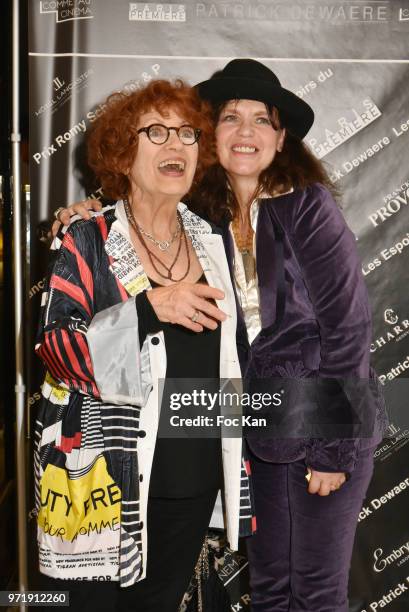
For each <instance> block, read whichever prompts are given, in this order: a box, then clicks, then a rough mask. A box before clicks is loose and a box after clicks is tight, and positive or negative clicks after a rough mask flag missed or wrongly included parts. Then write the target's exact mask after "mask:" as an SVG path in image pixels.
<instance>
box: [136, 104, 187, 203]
mask: <svg viewBox="0 0 409 612" xmlns="http://www.w3.org/2000/svg"><path fill="white" fill-rule="evenodd" d="M154 123H161V124H162V125H165V126H167V127H180V126H181V125H186V124H187V123H188V122H187V121H186V120H185V119H184V118H183V117H181V116H180V115H179V114H178V113H176V112H175V111H174V110H172V109H170V110H169V112H168V113H166V114H165V115H161V114H160V113H159V112H158V111H155V110H152V111H151V112H148V113H144V114H143V115H141V116H140V118H139V121H138V125H137V129H140V128H143V127H148V126H149V125H152V124H154ZM193 127H195V126H193ZM197 157H198V144H197V142H196V143H195V144H193V145H184V144H182V143H181V141H180V140H179V137H178V135H177V133H176V132H175V130H171V131H170V134H169V138H168V140H167V141H166V142H165V143H164V144H161V145H157V144H154V143H152V142H151V141H150V140H149V138H148V135H147V134H146V133H144V132H142V133H141V134H139V140H138V150H137V153H136V156H135V159H134V161H133V163H132V166H131V168H130V171H129V178H130V181H131V186H132V191H134V192H137V193H138V196H139V197H140V195H141V194H142V196H143V197H149V198H151V199H154V200H155V199H157V198H163V197H164V196H165V197H166V196H169V197H170V198H171V199H175V201H179V200H180V198H181V197H182V196H184V195H185V194H186V193H187V192H188V191H189V189H190V186H191V184H192V181H193V177H194V175H195V171H196V165H197Z"/></svg>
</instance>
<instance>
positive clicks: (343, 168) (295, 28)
mask: <svg viewBox="0 0 409 612" xmlns="http://www.w3.org/2000/svg"><path fill="white" fill-rule="evenodd" d="M30 7H31V9H30V11H31V13H30V19H29V23H30V46H29V49H30V51H29V55H30V61H29V68H30V102H29V104H30V122H31V127H30V160H31V161H30V164H31V167H30V184H31V198H30V200H27V203H30V228H31V231H30V233H29V236H30V241H29V250H28V258H27V260H28V262H29V270H30V272H29V274H30V280H29V291H28V295H27V303H28V304H29V312H28V314H27V321H28V327H29V334H28V348H27V353H28V360H29V362H30V368H29V369H30V394H29V395H30V396H29V399H28V408H29V410H30V411H31V415H32V417H34V416H35V411H36V407H37V405H38V402H39V398H40V385H41V376H42V373H41V368H40V367H39V364H37V362H36V358H35V357H34V356H33V346H34V334H35V329H36V326H37V317H38V311H39V305H40V297H41V290H42V286H43V283H44V276H45V274H46V262H47V258H48V247H47V244H46V242H45V240H44V237H45V231H46V223H45V222H46V221H47V220H49V219H50V218H51V216H52V211H54V210H55V209H56V208H57V207H59V206H64V205H66V204H67V203H70V202H74V201H76V200H81V199H84V198H85V197H87V196H90V195H93V196H94V197H97V198H98V197H101V196H102V194H101V192H100V190H99V189H98V186H96V185H94V184H93V183H92V181H91V179H90V176H89V172H88V171H87V168H86V163H85V146H84V144H85V141H86V137H87V132H88V130H89V128H90V126H91V125H92V123H93V122H94V121H95V119H96V118H97V117H98V116H99V115H100V114H101V113H103V112H104V108H105V107H104V100H105V98H106V97H107V95H108V94H110V93H111V92H113V91H116V90H119V89H122V90H125V91H127V92H132V91H135V90H136V89H138V88H140V87H142V86H143V85H144V84H146V83H147V82H148V81H149V80H150V79H154V78H161V77H162V78H176V77H182V78H183V79H185V80H187V81H188V82H190V83H192V84H194V83H197V82H199V81H201V80H204V79H206V78H208V77H209V76H210V75H211V74H212V73H213V72H214V71H215V70H217V69H219V68H221V67H223V66H224V65H225V64H226V63H227V61H229V60H230V59H232V58H234V57H252V58H256V59H259V60H260V61H262V62H264V63H265V64H266V65H267V66H269V67H270V68H271V69H272V70H273V71H274V72H275V73H276V74H277V75H278V77H279V78H280V80H281V82H282V84H283V85H284V86H285V87H287V88H289V89H291V90H293V91H295V92H296V93H297V94H298V95H299V96H300V97H301V98H303V99H304V100H306V101H307V102H308V103H309V104H310V105H311V106H312V107H313V108H314V110H315V112H316V122H315V124H314V126H313V128H312V130H311V132H310V133H309V134H308V136H307V143H308V145H309V146H310V147H311V149H312V151H313V152H314V153H315V154H316V155H317V156H318V157H319V158H321V159H322V160H323V161H324V162H325V163H326V164H327V168H328V171H329V173H330V175H331V176H332V178H333V180H334V182H335V184H336V186H337V187H338V188H339V190H340V191H341V193H342V197H341V202H342V210H343V214H344V215H345V218H346V220H347V222H348V224H349V226H350V227H351V229H352V230H353V232H354V233H355V235H356V239H357V244H358V248H359V250H360V253H361V256H362V273H363V275H364V277H365V281H366V283H367V286H368V290H369V293H370V298H371V305H372V311H373V327H374V329H373V334H374V335H373V343H372V347H371V350H372V360H373V365H374V367H375V368H376V370H377V372H378V374H379V377H380V380H381V382H382V384H383V385H384V390H385V394H386V397H387V400H388V405H389V409H390V413H391V426H390V428H389V435H388V437H387V438H385V440H384V442H383V444H382V445H381V446H380V447H379V448H378V450H377V451H376V468H375V476H374V479H373V482H372V484H371V486H370V489H369V491H368V495H367V498H366V500H365V502H364V505H363V507H362V511H361V514H360V518H359V527H358V532H357V539H356V546H355V552H354V559H353V565H352V569H351V592H350V599H351V612H364V611H365V612H372V611H377V610H380V609H384V608H388V610H391V612H392V611H402V612H403V611H404V610H407V609H409V521H408V516H409V446H408V444H407V442H408V433H409V417H408V416H407V413H408V412H409V385H408V384H407V382H408V377H409V289H408V287H409V164H408V159H409V102H408V100H409V53H408V52H409V1H408V0H402V1H399V0H396V1H395V0H384V1H383V0H376V1H371V0H355V1H352V0H351V1H342V2H330V1H328V0H327V1H320V0H316V1H311V2H310V1H308V0H305V1H298V2H291V1H288V2H287V1H286V2H275V1H268V0H247V1H245V2H244V1H242V2H239V1H231V2H230V1H219V2H207V1H206V2H195V1H193V0H189V1H188V2H184V3H177V2H174V3H152V2H126V1H124V0H117V1H116V2H112V1H111V0H41V1H38V2H31V3H30ZM221 572H222V577H223V581H224V582H225V584H226V586H227V588H229V589H230V591H231V597H232V610H246V609H250V597H249V589H248V583H247V574H246V572H247V562H246V560H245V558H244V557H243V556H242V557H235V558H233V557H231V558H230V557H229V558H227V559H226V560H225V564H224V565H223V569H222V570H221Z"/></svg>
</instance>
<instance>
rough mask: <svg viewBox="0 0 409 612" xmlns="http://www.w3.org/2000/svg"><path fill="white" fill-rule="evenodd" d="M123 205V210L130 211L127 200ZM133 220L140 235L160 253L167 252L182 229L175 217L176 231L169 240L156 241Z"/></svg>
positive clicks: (177, 217)
mask: <svg viewBox="0 0 409 612" xmlns="http://www.w3.org/2000/svg"><path fill="white" fill-rule="evenodd" d="M124 204H125V210H126V209H127V208H128V210H129V209H130V204H129V202H128V200H124ZM133 218H134V220H135V224H136V225H137V226H138V230H139V231H140V233H141V234H142V236H145V238H147V239H148V240H149V241H150V242H152V243H153V244H154V245H155V246H157V247H158V249H159V250H161V251H167V250H168V249H169V248H170V247H171V245H172V244H173V243H174V242H175V240H176V238H177V237H178V236H179V234H180V231H181V229H182V226H181V223H180V219H179V215H177V216H176V223H177V227H176V230H175V231H174V232H173V234H172V236H171V237H170V238H169V240H157V239H156V238H155V237H154V236H153V235H152V234H150V233H149V232H147V231H146V230H144V229H143V227H141V226H140V225H139V223H137V221H136V219H135V217H133Z"/></svg>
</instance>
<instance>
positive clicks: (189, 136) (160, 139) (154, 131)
mask: <svg viewBox="0 0 409 612" xmlns="http://www.w3.org/2000/svg"><path fill="white" fill-rule="evenodd" d="M170 130H175V132H176V134H177V135H178V137H179V140H180V142H181V143H182V144H184V145H193V144H195V142H197V141H198V140H199V137H200V133H201V131H202V130H199V129H198V128H194V127H192V126H191V125H181V126H180V127H178V128H177V127H166V125H162V124H161V123H153V124H152V125H148V127H144V128H141V129H140V130H138V131H137V134H140V133H141V132H145V134H146V135H147V137H148V138H149V140H150V141H151V142H153V144H157V145H161V144H164V143H165V142H166V141H167V140H168V138H169V135H170Z"/></svg>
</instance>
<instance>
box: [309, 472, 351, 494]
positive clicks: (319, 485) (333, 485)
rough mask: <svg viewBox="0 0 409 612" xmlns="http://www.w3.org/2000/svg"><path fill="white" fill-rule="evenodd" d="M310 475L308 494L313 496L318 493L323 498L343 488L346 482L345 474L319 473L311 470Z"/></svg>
mask: <svg viewBox="0 0 409 612" xmlns="http://www.w3.org/2000/svg"><path fill="white" fill-rule="evenodd" d="M310 473H311V477H310V479H309V485H308V493H311V494H312V495H313V494H314V493H318V495H321V496H325V495H329V494H330V493H332V492H333V491H337V490H338V489H339V488H340V487H342V485H343V484H344V482H345V481H346V476H345V473H344V472H335V473H334V472H317V471H316V470H313V469H310Z"/></svg>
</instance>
